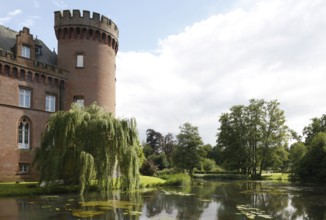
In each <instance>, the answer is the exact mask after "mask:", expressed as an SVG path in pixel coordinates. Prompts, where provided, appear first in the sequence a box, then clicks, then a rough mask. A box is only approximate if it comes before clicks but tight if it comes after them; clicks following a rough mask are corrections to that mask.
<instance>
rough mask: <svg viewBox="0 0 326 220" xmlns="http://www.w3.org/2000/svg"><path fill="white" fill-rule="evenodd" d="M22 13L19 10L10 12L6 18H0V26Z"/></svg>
mask: <svg viewBox="0 0 326 220" xmlns="http://www.w3.org/2000/svg"><path fill="white" fill-rule="evenodd" d="M21 13H22V10H21V9H16V10H14V11H10V12H9V13H8V14H7V16H6V17H3V18H0V24H1V25H3V24H5V23H7V22H9V21H10V20H11V19H12V18H13V17H15V16H17V15H19V14H21Z"/></svg>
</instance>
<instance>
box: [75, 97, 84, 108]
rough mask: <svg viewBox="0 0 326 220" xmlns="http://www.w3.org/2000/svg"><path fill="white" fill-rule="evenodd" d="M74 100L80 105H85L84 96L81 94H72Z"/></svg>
mask: <svg viewBox="0 0 326 220" xmlns="http://www.w3.org/2000/svg"><path fill="white" fill-rule="evenodd" d="M74 102H75V103H77V104H79V105H80V106H83V107H84V106H85V104H84V97H83V96H74Z"/></svg>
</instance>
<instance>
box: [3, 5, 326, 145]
mask: <svg viewBox="0 0 326 220" xmlns="http://www.w3.org/2000/svg"><path fill="white" fill-rule="evenodd" d="M1 9H2V10H1V12H0V24H1V25H3V26H6V27H9V28H11V29H13V30H16V31H19V30H21V29H22V28H23V27H24V26H25V27H29V28H30V32H31V33H32V34H33V35H34V36H37V37H38V38H39V39H41V40H42V41H43V42H45V43H46V45H47V46H48V47H49V48H50V49H52V48H53V49H56V47H57V41H56V39H55V35H54V29H53V26H54V13H53V12H54V11H59V10H66V9H68V10H72V9H79V10H89V11H91V12H97V13H100V14H102V15H105V16H106V17H109V18H110V19H112V20H113V21H114V22H115V23H116V24H117V25H118V28H119V33H120V35H119V52H118V54H117V58H116V62H117V72H116V75H117V97H116V98H117V106H116V115H117V117H120V118H131V117H133V118H136V120H137V124H138V130H139V135H140V139H141V141H145V139H146V130H147V129H149V128H150V129H154V130H155V131H158V132H160V133H162V134H163V135H165V134H167V133H169V132H171V133H173V134H175V135H176V134H178V133H179V126H180V125H182V124H184V123H185V122H190V123H191V124H192V125H193V126H196V127H198V129H199V134H200V136H201V137H202V139H203V141H204V143H208V144H212V145H215V143H216V133H217V131H218V128H219V122H218V119H219V117H220V115H221V114H222V113H225V112H228V111H229V109H230V108H231V107H232V106H233V105H240V104H241V105H248V104H249V102H248V101H249V100H250V99H265V100H266V101H271V100H277V101H278V102H280V108H281V109H282V110H284V112H285V116H286V119H287V121H286V124H287V125H288V126H289V127H290V128H291V129H293V130H295V131H297V132H298V133H299V134H302V130H303V128H304V127H305V126H307V125H308V124H309V123H310V122H311V119H312V118H314V117H320V116H321V115H322V114H325V113H326V86H325V84H326V1H324V0H309V1H308V0H200V1H198V0H178V1H175V0H155V1H153V0H107V1H104V0H98V1H94V0H82V1H76V0H51V1H50V0H48V1H41V0H29V1H26V0H16V1H8V2H6V4H3V5H2V6H1Z"/></svg>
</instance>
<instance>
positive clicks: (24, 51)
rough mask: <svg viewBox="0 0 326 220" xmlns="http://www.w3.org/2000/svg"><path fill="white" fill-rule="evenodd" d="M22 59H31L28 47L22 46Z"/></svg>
mask: <svg viewBox="0 0 326 220" xmlns="http://www.w3.org/2000/svg"><path fill="white" fill-rule="evenodd" d="M21 55H22V57H25V58H28V59H30V58H31V48H30V47H29V46H26V45H23V46H22V54H21Z"/></svg>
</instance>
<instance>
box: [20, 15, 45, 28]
mask: <svg viewBox="0 0 326 220" xmlns="http://www.w3.org/2000/svg"><path fill="white" fill-rule="evenodd" d="M39 19H41V18H40V17H39V16H29V17H28V18H26V19H25V21H23V22H22V23H21V26H24V27H32V26H34V24H35V20H39Z"/></svg>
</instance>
